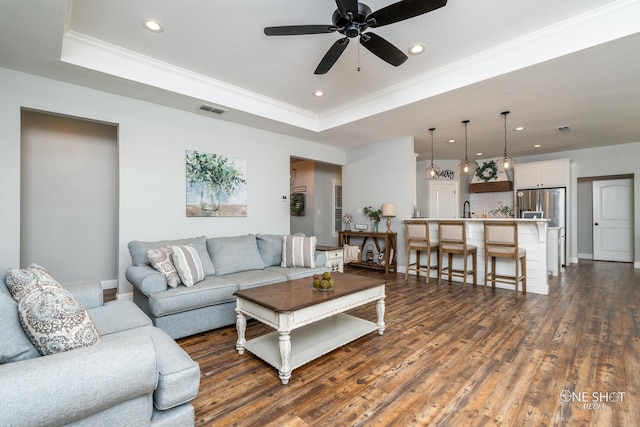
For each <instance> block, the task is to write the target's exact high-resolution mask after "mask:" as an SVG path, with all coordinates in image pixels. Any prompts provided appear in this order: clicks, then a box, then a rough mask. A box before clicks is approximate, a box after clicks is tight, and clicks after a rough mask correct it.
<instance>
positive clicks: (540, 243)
mask: <svg viewBox="0 0 640 427" xmlns="http://www.w3.org/2000/svg"><path fill="white" fill-rule="evenodd" d="M406 219H411V220H425V221H427V222H429V233H430V237H431V239H432V240H435V241H438V221H450V220H452V219H455V220H462V221H464V222H465V223H466V224H467V240H468V242H469V244H471V245H475V246H477V247H478V286H483V285H484V275H485V269H484V222H485V221H513V220H514V219H513V218H406ZM515 220H516V221H517V222H518V244H519V246H520V247H521V248H524V249H526V250H527V292H528V293H529V292H530V293H536V294H542V295H548V294H549V280H548V271H549V270H548V266H547V231H548V223H549V219H546V218H545V219H528V218H527V219H522V218H516V219H515ZM413 256H414V255H413V254H412V257H413ZM432 256H433V258H432V265H436V264H437V261H435V260H436V258H435V254H433V255H432ZM454 258H456V260H455V261H454V266H455V267H456V268H458V267H461V266H462V259H460V258H461V257H454ZM408 261H409V260H407V262H408ZM497 261H498V262H497V270H498V273H507V272H508V273H509V274H513V270H514V269H515V266H514V263H513V261H512V260H505V259H498V260H497ZM411 262H414V260H411ZM458 263H459V265H458ZM432 277H437V271H436V272H433V270H432ZM456 279H457V280H460V279H458V278H454V280H456ZM487 286H491V284H487ZM496 287H498V288H503V289H513V286H510V285H506V284H502V283H496ZM520 291H521V290H520V287H519V292H520Z"/></svg>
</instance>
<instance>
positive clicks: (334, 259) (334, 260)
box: [316, 245, 344, 273]
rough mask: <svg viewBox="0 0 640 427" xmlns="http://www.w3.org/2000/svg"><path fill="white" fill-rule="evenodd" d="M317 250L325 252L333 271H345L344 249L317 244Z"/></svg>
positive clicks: (328, 264)
mask: <svg viewBox="0 0 640 427" xmlns="http://www.w3.org/2000/svg"><path fill="white" fill-rule="evenodd" d="M316 251H320V252H324V255H325V257H326V258H327V264H326V266H327V267H330V268H331V271H338V272H340V273H342V272H344V249H343V248H340V247H336V246H323V245H318V246H316Z"/></svg>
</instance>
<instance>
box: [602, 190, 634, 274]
mask: <svg viewBox="0 0 640 427" xmlns="http://www.w3.org/2000/svg"><path fill="white" fill-rule="evenodd" d="M593 259H595V260H601V261H622V262H632V261H633V192H632V181H631V179H612V180H604V181H593Z"/></svg>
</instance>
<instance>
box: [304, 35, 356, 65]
mask: <svg viewBox="0 0 640 427" xmlns="http://www.w3.org/2000/svg"><path fill="white" fill-rule="evenodd" d="M348 44H349V38H348V37H345V38H343V39H340V40H337V41H336V42H335V43H334V44H333V45H332V46H331V47H330V48H329V50H328V51H327V53H325V55H324V57H323V58H322V60H321V61H320V63H319V64H318V66H317V67H316V71H314V72H313V74H326V73H327V71H329V70H330V69H331V67H333V64H335V63H336V61H337V60H338V58H340V55H342V52H344V50H345V49H346V48H347V45H348Z"/></svg>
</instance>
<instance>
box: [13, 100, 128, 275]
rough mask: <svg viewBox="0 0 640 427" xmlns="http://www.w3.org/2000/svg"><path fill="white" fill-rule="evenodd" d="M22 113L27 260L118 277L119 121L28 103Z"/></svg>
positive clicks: (23, 251)
mask: <svg viewBox="0 0 640 427" xmlns="http://www.w3.org/2000/svg"><path fill="white" fill-rule="evenodd" d="M21 121H22V129H21V133H22V143H21V162H20V163H21V173H20V175H21V178H20V181H21V192H20V193H21V194H20V264H21V266H23V267H26V266H28V265H29V264H31V263H33V262H35V263H37V264H39V265H42V266H44V267H45V268H47V270H48V271H49V272H50V273H51V274H52V275H53V276H54V277H55V278H56V279H58V280H59V281H62V282H71V281H77V280H92V279H97V280H101V281H112V280H117V277H118V268H117V266H118V263H117V256H118V249H117V246H118V164H117V162H118V147H117V132H118V128H117V126H115V125H110V124H104V123H96V122H90V121H87V120H80V119H76V118H71V117H63V116H59V115H53V114H44V113H40V112H34V111H28V110H25V111H23V112H22V115H21Z"/></svg>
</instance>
